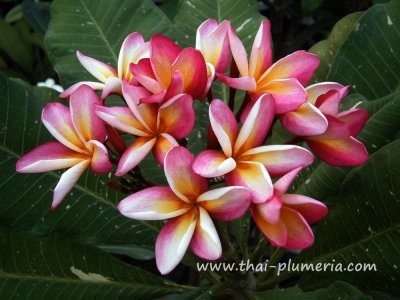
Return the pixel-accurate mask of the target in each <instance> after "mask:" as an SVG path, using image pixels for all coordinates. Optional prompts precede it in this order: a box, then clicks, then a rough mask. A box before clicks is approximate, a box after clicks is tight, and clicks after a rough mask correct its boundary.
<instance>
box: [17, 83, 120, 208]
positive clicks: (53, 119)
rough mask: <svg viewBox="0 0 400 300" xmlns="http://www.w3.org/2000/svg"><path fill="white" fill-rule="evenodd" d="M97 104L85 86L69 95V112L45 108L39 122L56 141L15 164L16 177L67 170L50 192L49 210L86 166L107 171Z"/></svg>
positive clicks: (55, 105) (52, 105)
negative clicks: (51, 198)
mask: <svg viewBox="0 0 400 300" xmlns="http://www.w3.org/2000/svg"><path fill="white" fill-rule="evenodd" d="M100 104H101V102H100V100H99V99H98V98H97V96H96V94H95V92H94V91H93V90H92V89H91V88H90V87H88V86H86V85H81V86H80V87H79V88H77V89H76V91H74V92H73V93H72V94H71V98H70V107H69V108H68V107H67V106H65V105H63V104H61V103H57V102H53V103H49V104H47V105H46V106H45V107H44V109H43V112H42V122H43V124H44V126H45V127H46V128H47V129H48V130H49V132H50V133H51V134H52V136H53V137H54V138H55V139H56V140H57V141H55V142H48V143H46V144H43V145H41V146H39V147H37V148H35V149H33V150H32V151H30V152H29V153H27V154H25V155H24V156H23V157H21V158H20V159H19V160H18V161H17V171H18V172H20V173H41V172H48V171H54V170H60V169H65V168H69V169H68V170H67V171H66V172H64V173H63V174H62V175H61V177H60V181H59V182H58V184H57V186H56V187H55V189H54V195H53V203H52V206H51V207H52V209H55V208H57V206H58V205H59V204H60V202H61V201H62V200H63V199H64V197H65V195H66V194H67V193H68V192H69V191H70V190H71V189H72V188H73V186H74V185H75V183H76V182H77V181H78V179H79V177H80V176H81V175H82V173H83V172H84V171H85V170H86V169H87V168H88V167H89V166H90V167H91V170H92V171H93V172H95V173H108V172H110V171H111V168H112V165H111V163H110V162H109V160H108V152H107V149H106V147H105V146H104V145H103V144H102V143H103V142H104V141H105V139H106V130H105V126H104V122H103V121H102V120H101V119H100V118H99V117H97V116H96V114H95V105H100Z"/></svg>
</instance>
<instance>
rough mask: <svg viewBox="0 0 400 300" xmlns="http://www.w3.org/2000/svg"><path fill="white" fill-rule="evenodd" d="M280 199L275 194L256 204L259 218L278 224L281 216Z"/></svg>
mask: <svg viewBox="0 0 400 300" xmlns="http://www.w3.org/2000/svg"><path fill="white" fill-rule="evenodd" d="M281 208H282V201H281V199H279V197H277V195H274V196H272V198H270V199H268V200H267V201H265V202H264V203H260V204H258V205H257V211H258V213H259V214H260V216H261V218H262V219H263V220H265V221H266V222H268V223H270V224H278V223H279V221H280V217H281Z"/></svg>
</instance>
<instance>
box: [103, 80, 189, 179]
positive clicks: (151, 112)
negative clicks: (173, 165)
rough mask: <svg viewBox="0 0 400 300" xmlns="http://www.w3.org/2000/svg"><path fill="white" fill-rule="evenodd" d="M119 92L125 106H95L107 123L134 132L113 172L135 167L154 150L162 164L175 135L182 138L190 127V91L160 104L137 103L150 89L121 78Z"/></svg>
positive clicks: (120, 172) (176, 144) (155, 155)
mask: <svg viewBox="0 0 400 300" xmlns="http://www.w3.org/2000/svg"><path fill="white" fill-rule="evenodd" d="M122 93H123V96H124V99H125V101H126V103H127V104H128V107H119V106H115V107H105V106H98V107H97V110H96V112H97V115H98V116H99V117H100V118H101V119H103V120H104V121H105V122H106V123H108V124H109V125H111V126H113V127H115V128H117V129H119V130H121V131H123V132H127V133H130V134H133V135H135V136H137V138H136V139H135V140H134V141H133V143H132V144H131V145H130V146H129V147H128V148H127V149H126V150H125V152H124V153H123V154H122V156H121V159H120V161H119V163H118V168H117V172H116V173H115V175H117V176H122V175H124V174H126V173H127V172H129V171H130V170H132V169H133V168H134V167H136V166H137V165H138V164H139V163H140V162H141V161H142V160H143V159H144V158H145V157H146V155H147V154H148V153H149V152H150V151H151V150H153V155H154V157H155V158H156V160H157V162H158V163H159V164H160V165H161V166H163V163H164V157H165V155H166V153H167V152H168V151H169V150H170V149H171V148H172V147H175V146H178V142H177V139H182V138H185V137H186V136H187V135H188V134H189V133H190V132H191V131H192V129H193V126H194V122H195V112H194V109H193V99H192V97H191V96H190V95H187V94H180V95H176V96H174V97H173V98H171V99H169V100H168V101H166V102H164V103H163V104H162V105H161V106H160V105H159V104H157V103H143V104H140V105H136V103H137V102H138V99H139V98H140V97H148V96H150V93H149V92H148V91H146V90H145V89H143V88H140V87H135V86H132V85H129V84H128V83H126V82H124V83H123V85H122Z"/></svg>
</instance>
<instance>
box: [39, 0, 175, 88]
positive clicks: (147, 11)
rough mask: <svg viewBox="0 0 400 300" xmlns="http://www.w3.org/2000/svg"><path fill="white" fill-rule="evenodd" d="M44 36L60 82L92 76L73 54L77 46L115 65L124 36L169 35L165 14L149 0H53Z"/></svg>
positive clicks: (68, 83) (65, 84)
mask: <svg viewBox="0 0 400 300" xmlns="http://www.w3.org/2000/svg"><path fill="white" fill-rule="evenodd" d="M51 13H52V18H51V22H50V24H49V29H48V31H47V33H46V37H45V45H46V49H47V53H48V56H49V58H50V60H51V61H52V62H53V64H54V68H55V70H56V71H57V73H58V75H59V77H60V79H61V82H62V85H63V86H64V87H68V86H70V85H72V84H74V83H76V82H78V81H82V80H92V76H91V75H90V74H89V73H88V72H86V71H85V70H84V68H83V67H82V66H81V64H80V63H79V61H78V59H77V58H76V56H75V52H76V51H77V50H79V51H82V52H83V53H85V54H86V55H88V56H91V57H94V58H96V59H98V60H100V61H102V62H104V63H108V64H110V65H112V66H114V67H117V59H118V53H119V50H120V47H121V45H122V42H123V40H124V39H125V37H126V36H127V35H128V34H130V33H132V32H134V31H138V32H141V33H142V34H143V35H144V36H145V38H147V39H148V38H149V37H150V36H151V35H152V34H155V33H163V34H167V35H171V34H172V31H171V27H172V26H171V25H172V24H171V23H170V21H169V19H168V17H167V16H165V15H164V13H163V12H162V11H161V10H160V9H159V8H157V7H156V6H155V5H154V3H153V2H152V1H151V0H123V1H119V0H99V1H81V0H55V1H54V2H53V3H52V8H51Z"/></svg>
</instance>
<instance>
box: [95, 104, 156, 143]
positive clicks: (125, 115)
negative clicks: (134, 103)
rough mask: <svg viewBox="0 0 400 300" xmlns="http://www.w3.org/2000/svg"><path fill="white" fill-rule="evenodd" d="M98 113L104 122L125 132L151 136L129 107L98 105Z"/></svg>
mask: <svg viewBox="0 0 400 300" xmlns="http://www.w3.org/2000/svg"><path fill="white" fill-rule="evenodd" d="M96 113H97V115H98V116H99V117H100V118H101V119H102V120H103V121H104V122H106V123H107V124H109V125H111V126H113V127H115V128H117V129H119V130H121V131H123V132H127V133H130V134H133V135H137V136H151V133H150V132H149V131H148V130H147V128H145V127H144V126H143V124H142V123H141V122H139V120H138V119H137V118H135V116H134V115H133V114H132V112H131V110H130V109H129V108H128V107H119V106H114V107H106V106H96Z"/></svg>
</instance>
